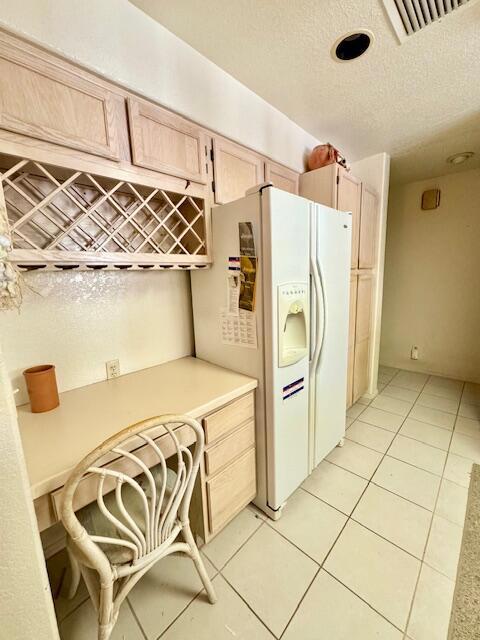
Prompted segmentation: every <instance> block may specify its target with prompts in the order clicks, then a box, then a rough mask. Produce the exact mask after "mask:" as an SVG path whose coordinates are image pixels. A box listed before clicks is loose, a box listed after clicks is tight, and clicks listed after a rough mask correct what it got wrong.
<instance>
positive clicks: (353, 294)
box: [347, 275, 358, 407]
mask: <svg viewBox="0 0 480 640" xmlns="http://www.w3.org/2000/svg"><path fill="white" fill-rule="evenodd" d="M357 280H358V279H357V276H356V275H351V276H350V315H349V327H348V369H347V407H349V406H350V405H351V404H353V369H354V356H355V321H356V315H357Z"/></svg>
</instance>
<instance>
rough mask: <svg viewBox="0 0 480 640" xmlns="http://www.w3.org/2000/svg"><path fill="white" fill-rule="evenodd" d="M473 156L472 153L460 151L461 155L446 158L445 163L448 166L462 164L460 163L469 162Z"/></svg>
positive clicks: (456, 154)
mask: <svg viewBox="0 0 480 640" xmlns="http://www.w3.org/2000/svg"><path fill="white" fill-rule="evenodd" d="M474 155H475V154H474V153H473V151H462V153H455V154H454V155H453V156H450V157H449V158H447V162H449V163H450V164H462V162H466V161H467V160H470V158H471V157H472V156H474Z"/></svg>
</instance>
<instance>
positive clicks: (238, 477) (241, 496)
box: [207, 448, 257, 533]
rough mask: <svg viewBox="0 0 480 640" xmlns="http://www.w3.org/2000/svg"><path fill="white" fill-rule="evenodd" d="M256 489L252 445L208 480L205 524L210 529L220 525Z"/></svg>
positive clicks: (241, 505)
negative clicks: (228, 465) (206, 521)
mask: <svg viewBox="0 0 480 640" xmlns="http://www.w3.org/2000/svg"><path fill="white" fill-rule="evenodd" d="M256 492H257V483H256V475H255V449H254V448H252V449H250V450H249V451H247V452H246V453H245V454H244V455H243V456H242V457H241V458H239V459H238V460H236V461H235V462H234V463H233V464H232V465H230V467H228V468H227V469H225V471H222V472H220V473H219V474H218V475H216V476H215V477H214V478H212V479H211V480H207V499H208V524H209V528H210V532H211V533H215V532H217V531H218V530H219V529H221V528H222V527H223V526H224V525H225V524H226V523H227V522H228V521H229V520H230V519H231V518H233V516H234V515H235V514H236V513H238V512H239V511H240V509H242V507H244V506H246V505H247V504H248V503H249V502H250V501H251V500H253V498H254V497H255V495H256Z"/></svg>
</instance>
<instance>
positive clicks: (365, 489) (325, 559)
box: [280, 374, 433, 638]
mask: <svg viewBox="0 0 480 640" xmlns="http://www.w3.org/2000/svg"><path fill="white" fill-rule="evenodd" d="M395 375H396V374H395ZM372 400H374V398H373V399H372ZM368 406H370V405H365V408H364V409H363V410H362V411H361V412H360V414H359V416H360V415H361V414H362V413H363V411H365V409H367V407H368ZM412 406H413V405H412ZM400 417H401V416H400ZM406 417H407V416H405V418H404V419H403V421H402V423H401V424H400V426H399V430H400V429H401V427H402V425H403V423H404V422H405V420H406ZM356 419H358V416H357V418H356ZM397 434H398V431H397V432H396V434H395V435H397ZM394 439H395V436H394V438H393V439H392V442H391V443H390V445H389V446H388V447H387V451H388V450H389V449H390V447H391V445H392V443H393V440H394ZM387 451H386V452H385V453H384V454H383V455H382V457H381V459H380V461H379V463H378V465H377V466H376V467H375V470H374V471H373V473H372V475H371V477H370V480H367V479H366V478H362V479H363V480H367V485H366V486H365V488H364V489H363V491H362V493H361V494H360V496H359V498H358V500H357V501H356V503H355V506H354V507H353V509H352V511H351V513H350V515H348V516H347V519H346V521H345V524H344V525H343V527H342V528H341V530H340V531H339V533H338V535H337V537H336V538H335V541H334V542H333V544H332V546H331V547H330V550H329V551H328V553H327V555H326V556H325V558H324V560H323V562H322V564H321V566H320V568H319V570H318V572H317V575H318V573H319V572H320V571H321V570H322V569H324V565H325V563H326V562H327V560H328V558H329V557H330V554H331V553H332V551H333V549H334V548H335V545H336V544H337V542H338V540H339V538H340V536H341V535H342V533H343V532H344V530H345V528H346V526H347V525H348V523H349V522H350V520H352V521H353V522H355V523H356V521H355V520H353V518H352V515H353V513H354V511H355V509H356V508H357V506H358V504H359V503H360V500H361V499H362V498H363V496H364V494H365V492H366V491H367V489H368V487H369V486H370V483H371V478H373V476H374V475H375V473H376V472H377V470H378V468H379V466H380V465H381V463H382V461H383V460H384V458H385V457H386V455H387ZM377 453H378V452H377ZM332 464H334V463H332ZM336 466H338V465H336ZM340 468H343V467H340ZM359 477H361V476H359ZM344 515H346V514H344ZM432 515H433V514H432ZM360 526H363V525H360ZM365 528H366V527H365ZM372 533H374V532H372ZM375 535H378V534H375ZM379 537H381V536H379ZM388 542H390V541H388ZM390 544H393V543H391V542H390ZM395 546H396V545H395ZM398 548H400V547H398ZM415 559H416V560H418V558H415ZM324 571H327V569H324ZM327 572H328V571H327ZM328 573H329V572H328ZM329 575H332V577H334V578H335V576H334V575H333V574H330V573H329ZM335 579H336V580H337V581H338V582H340V584H343V583H341V581H340V580H338V579H337V578H335ZM312 584H313V580H312V582H311V584H310V586H309V587H308V588H307V591H306V592H305V593H304V594H303V597H302V598H301V600H300V602H299V603H298V605H297V608H296V609H295V611H294V613H293V614H292V616H291V618H290V620H289V622H288V623H287V626H286V627H285V629H284V631H283V633H282V635H281V636H280V638H282V637H283V634H284V633H285V632H286V630H287V629H288V627H289V626H290V623H291V622H292V620H293V617H294V616H295V614H296V613H297V611H298V609H299V607H300V605H301V604H302V602H303V600H304V598H305V597H306V595H307V593H308V591H309V590H310V587H311V585H312ZM343 586H345V587H346V588H347V589H349V591H351V592H352V593H353V594H354V595H355V596H356V597H357V598H359V599H360V600H362V601H363V598H361V596H359V595H358V594H357V593H355V592H354V591H353V590H352V589H350V588H349V587H347V586H346V585H343ZM366 604H368V603H366ZM368 606H369V607H370V608H371V609H373V607H372V606H371V605H370V604H368ZM373 610H374V611H376V609H373ZM376 613H377V614H378V615H379V616H381V617H382V618H383V619H384V620H386V621H387V622H388V623H389V624H391V625H392V626H393V627H394V628H396V629H398V627H397V626H396V625H394V624H393V623H392V622H391V621H390V620H388V619H387V618H386V617H385V616H384V615H383V614H381V613H379V612H378V611H376ZM398 630H399V631H400V632H402V631H401V629H398Z"/></svg>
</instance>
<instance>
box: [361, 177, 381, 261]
mask: <svg viewBox="0 0 480 640" xmlns="http://www.w3.org/2000/svg"><path fill="white" fill-rule="evenodd" d="M360 211H361V220H360V236H359V247H358V268H359V269H373V268H374V267H375V260H376V245H377V225H378V198H377V194H376V193H375V191H374V190H373V189H371V188H370V187H369V186H368V185H366V184H362V204H361V208H360Z"/></svg>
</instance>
